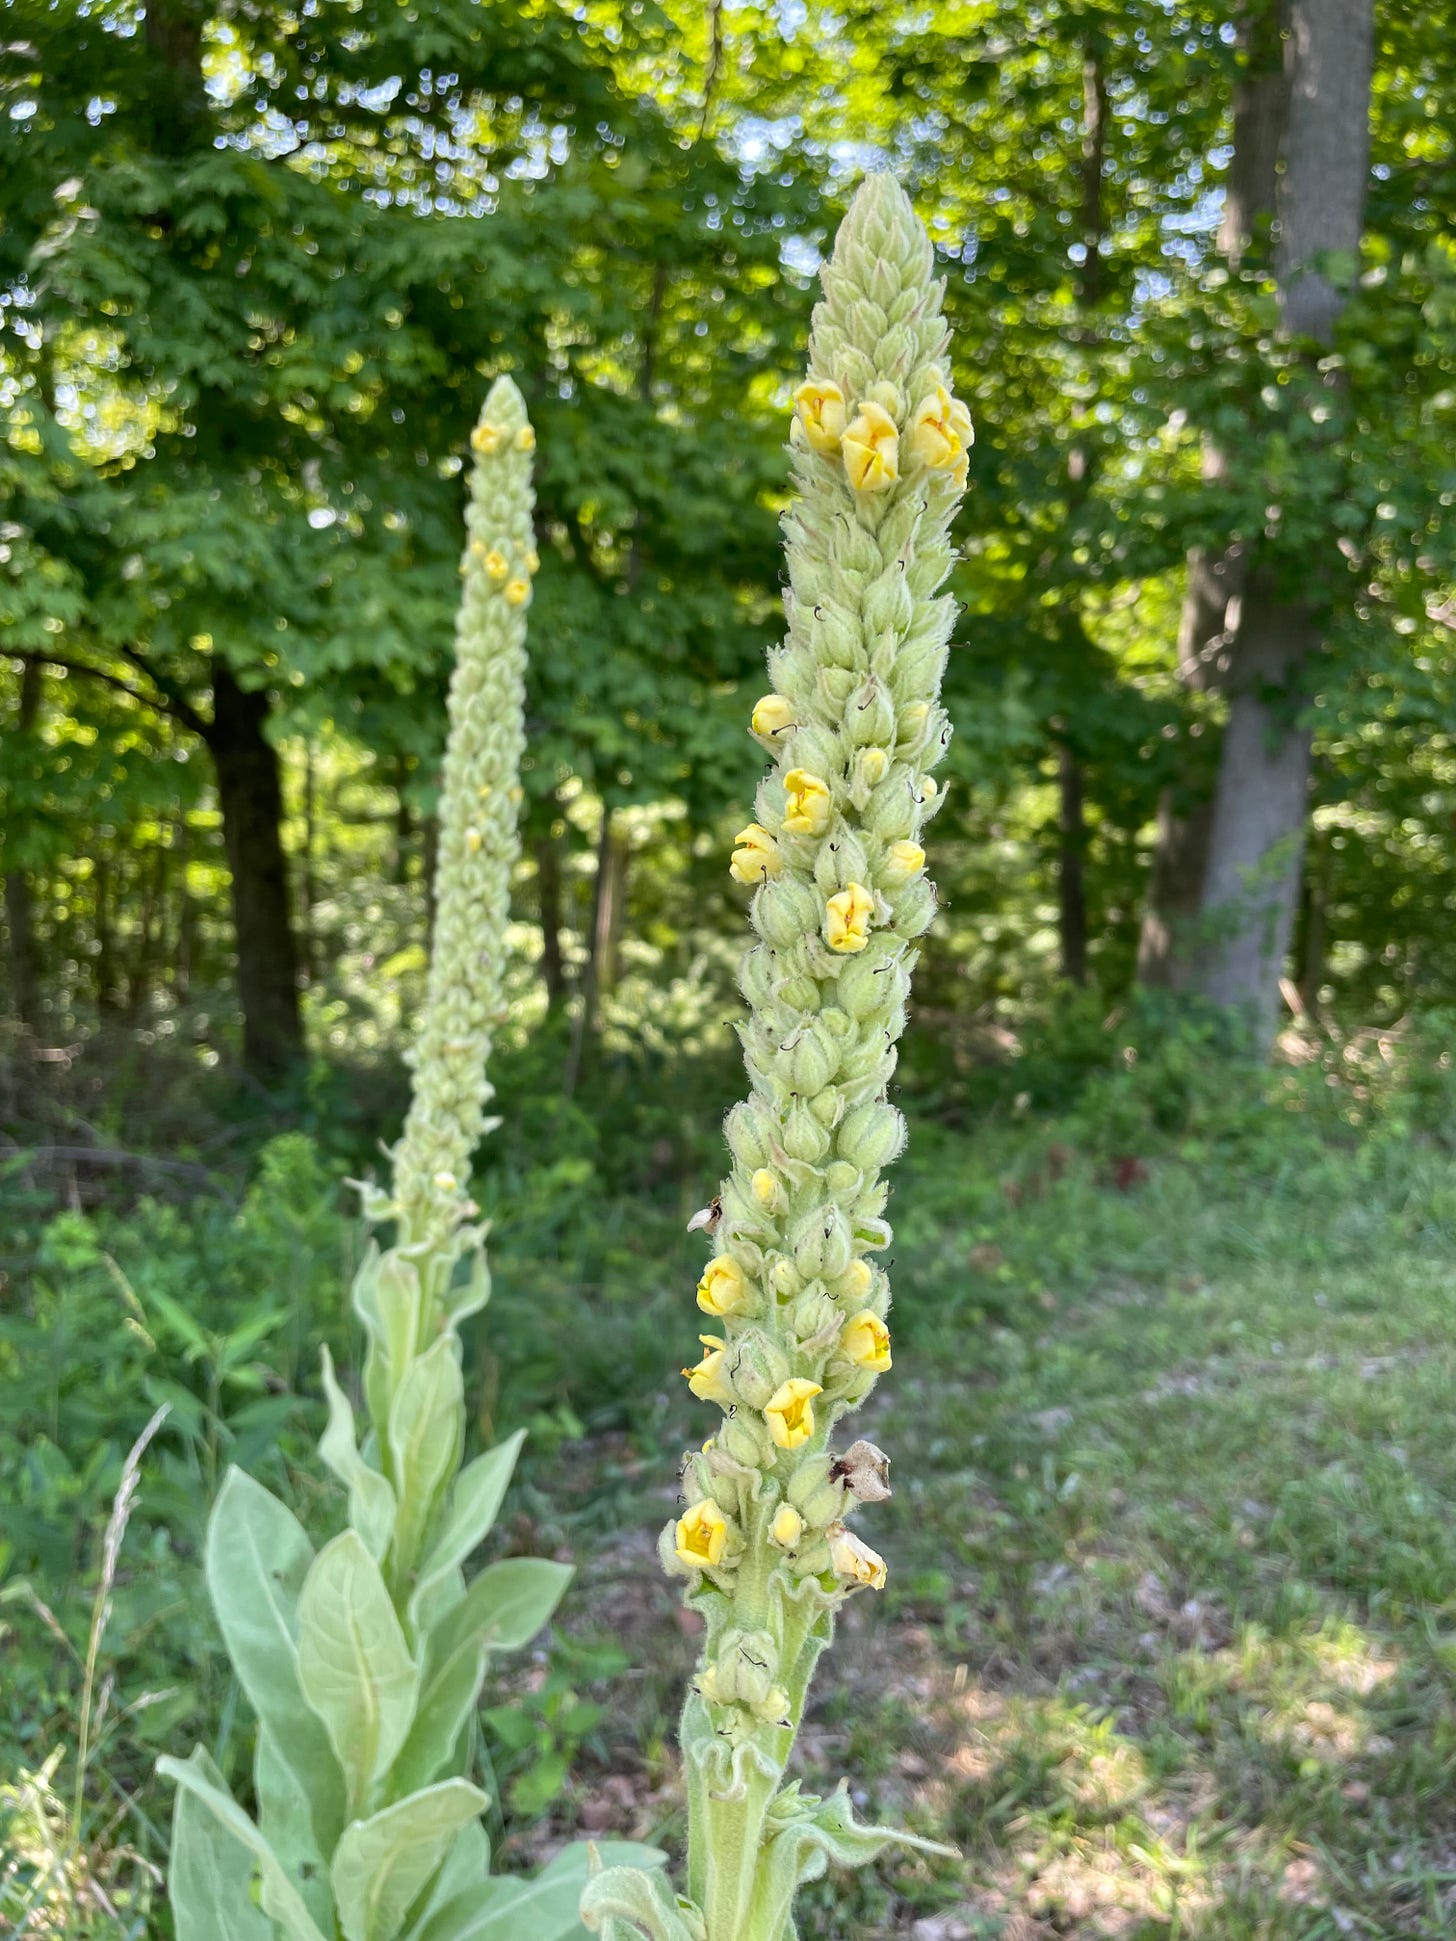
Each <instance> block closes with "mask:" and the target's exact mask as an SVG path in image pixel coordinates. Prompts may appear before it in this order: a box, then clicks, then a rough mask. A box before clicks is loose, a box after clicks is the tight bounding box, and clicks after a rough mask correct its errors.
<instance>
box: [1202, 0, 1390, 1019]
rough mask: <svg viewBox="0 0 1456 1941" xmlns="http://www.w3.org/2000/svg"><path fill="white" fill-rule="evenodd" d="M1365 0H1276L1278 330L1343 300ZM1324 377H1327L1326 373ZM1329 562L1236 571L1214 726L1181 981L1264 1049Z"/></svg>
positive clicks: (1356, 220) (1287, 899)
mask: <svg viewBox="0 0 1456 1941" xmlns="http://www.w3.org/2000/svg"><path fill="white" fill-rule="evenodd" d="M1371 16H1372V0H1290V5H1289V13H1288V19H1289V54H1290V63H1291V73H1290V89H1289V97H1288V116H1287V125H1286V129H1285V138H1284V143H1283V146H1282V156H1283V173H1282V176H1281V178H1280V183H1279V194H1278V217H1279V233H1278V243H1277V251H1276V263H1275V267H1276V275H1277V278H1278V288H1279V301H1280V310H1281V313H1282V317H1283V324H1284V329H1285V331H1286V332H1287V333H1288V334H1289V335H1290V336H1292V337H1298V338H1309V339H1312V340H1313V341H1314V342H1315V343H1316V344H1319V345H1327V344H1329V343H1330V342H1331V341H1332V339H1333V335H1334V330H1335V325H1336V323H1337V322H1338V320H1339V314H1340V307H1341V303H1342V301H1343V298H1342V296H1341V294H1340V292H1339V291H1338V290H1337V289H1336V288H1335V286H1334V285H1333V284H1332V283H1331V282H1330V281H1329V280H1328V278H1327V277H1326V276H1325V275H1324V274H1323V272H1322V270H1321V269H1320V268H1319V267H1318V260H1317V259H1319V258H1320V257H1321V256H1323V255H1325V254H1326V253H1334V252H1338V253H1340V254H1344V255H1348V256H1351V257H1353V256H1354V255H1355V254H1356V253H1357V252H1358V250H1359V247H1360V236H1361V230H1362V226H1363V220H1364V208H1365V188H1366V180H1367V175H1368V170H1369V118H1370V69H1371V58H1372V39H1373V26H1372V18H1371ZM1336 381H1337V380H1336V379H1335V378H1333V377H1332V378H1331V379H1330V382H1331V383H1332V384H1333V383H1334V382H1336ZM1330 565H1331V561H1330V560H1327V559H1325V558H1322V557H1321V558H1316V559H1314V560H1312V561H1308V562H1304V563H1303V564H1302V567H1301V579H1300V589H1299V591H1298V592H1297V593H1296V592H1294V591H1292V590H1291V588H1290V586H1289V584H1288V582H1287V580H1281V578H1280V576H1279V573H1278V570H1277V567H1276V566H1275V564H1274V563H1273V562H1266V561H1256V562H1255V563H1254V564H1253V565H1252V567H1251V568H1250V570H1249V572H1248V576H1247V580H1246V585H1245V589H1244V595H1243V598H1242V600H1241V602H1240V612H1239V625H1238V639H1237V643H1236V646H1235V649H1234V669H1233V675H1232V686H1231V700H1230V704H1229V719H1228V725H1227V727H1226V728H1225V730H1224V742H1223V752H1222V759H1221V761H1220V765H1219V779H1218V788H1217V791H1216V793H1215V796H1214V811H1213V822H1212V826H1211V828H1210V831H1209V847H1208V861H1207V874H1206V879H1205V883H1204V895H1203V911H1202V915H1201V919H1200V921H1201V926H1202V928H1203V929H1204V931H1205V932H1206V933H1207V934H1208V936H1209V938H1210V942H1209V944H1208V947H1207V948H1206V950H1205V952H1204V953H1203V955H1202V956H1201V958H1200V962H1199V968H1198V974H1197V977H1196V979H1195V988H1196V989H1197V990H1198V991H1199V992H1200V994H1201V995H1203V996H1204V997H1207V998H1209V999H1211V1000H1212V1001H1213V1002H1215V1003H1217V1004H1221V1005H1225V1006H1228V1007H1229V1008H1230V1009H1233V1010H1237V1011H1239V1012H1241V1013H1243V1014H1244V1016H1245V1017H1246V1018H1247V1020H1248V1021H1249V1023H1250V1025H1251V1027H1252V1030H1253V1034H1254V1037H1255V1041H1256V1042H1257V1043H1258V1044H1259V1045H1260V1046H1261V1047H1267V1045H1268V1044H1269V1043H1270V1041H1271V1040H1272V1038H1273V1035H1274V1031H1275V1028H1276V1026H1277V1023H1278V1017H1279V980H1280V977H1281V976H1282V974H1283V970H1284V961H1285V956H1286V953H1287V952H1288V949H1289V941H1290V936H1291V933H1292V930H1293V926H1294V912H1295V905H1296V902H1297V899H1298V895H1299V884H1300V877H1301V867H1302V860H1303V843H1304V832H1305V824H1306V820H1307V816H1308V797H1309V767H1310V750H1311V744H1312V736H1311V732H1310V729H1309V727H1308V725H1307V724H1305V723H1303V722H1301V721H1300V720H1299V719H1298V718H1297V716H1298V710H1299V704H1300V701H1301V699H1302V697H1303V696H1304V694H1305V691H1306V688H1307V685H1308V679H1309V673H1310V668H1311V664H1312V663H1313V662H1314V660H1315V659H1316V658H1317V656H1318V654H1319V651H1320V645H1321V637H1322V632H1323V624H1324V614H1325V608H1326V606H1327V602H1328V584H1327V583H1328V580H1329V577H1330V574H1329V569H1330Z"/></svg>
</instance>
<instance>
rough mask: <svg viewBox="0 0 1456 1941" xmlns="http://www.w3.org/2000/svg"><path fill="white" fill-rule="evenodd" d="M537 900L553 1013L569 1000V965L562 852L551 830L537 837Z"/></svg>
mask: <svg viewBox="0 0 1456 1941" xmlns="http://www.w3.org/2000/svg"><path fill="white" fill-rule="evenodd" d="M536 901H537V904H538V907H539V908H540V912H541V977H542V981H543V982H544V984H545V986H546V1006H547V1009H548V1010H550V1011H553V1012H554V1011H559V1010H560V1009H561V1007H562V1005H563V1004H565V1002H566V965H565V963H564V961H563V959H562V955H561V851H560V849H559V848H558V847H557V842H556V838H555V836H553V835H551V834H550V833H549V831H548V833H547V834H546V835H544V836H538V837H537V838H536Z"/></svg>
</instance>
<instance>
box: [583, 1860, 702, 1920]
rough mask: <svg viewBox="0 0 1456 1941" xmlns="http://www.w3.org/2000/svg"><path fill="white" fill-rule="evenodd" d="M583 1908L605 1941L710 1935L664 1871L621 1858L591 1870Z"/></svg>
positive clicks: (697, 1911) (699, 1915)
mask: <svg viewBox="0 0 1456 1941" xmlns="http://www.w3.org/2000/svg"><path fill="white" fill-rule="evenodd" d="M601 1858H602V1859H603V1860H604V1861H605V1860H606V1858H607V1855H606V1854H605V1853H603V1854H602V1855H601ZM580 1906H581V1920H582V1922H583V1923H584V1925H585V1926H586V1928H587V1929H588V1930H589V1931H591V1932H592V1933H598V1932H600V1933H601V1935H602V1937H603V1941H628V1938H629V1937H631V1941H636V1938H637V1937H638V1936H641V1935H646V1936H647V1937H648V1941H703V1936H704V1934H705V1933H706V1929H705V1927H704V1925H703V1917H702V1915H701V1913H700V1912H699V1910H698V1909H697V1908H696V1907H695V1906H694V1905H693V1904H692V1902H691V1901H687V1900H684V1899H683V1898H682V1896H681V1895H680V1894H674V1893H673V1891H672V1885H671V1883H670V1882H669V1881H668V1880H666V1879H665V1878H664V1877H663V1876H662V1875H661V1874H656V1873H643V1872H642V1871H641V1869H640V1868H639V1867H636V1866H625V1865H623V1864H621V1862H620V1861H619V1862H617V1863H616V1864H613V1865H608V1866H605V1867H604V1868H603V1869H602V1870H601V1871H600V1872H596V1873H593V1874H591V1876H590V1878H589V1879H587V1880H586V1882H585V1884H584V1891H583V1893H582V1896H581V1903H580Z"/></svg>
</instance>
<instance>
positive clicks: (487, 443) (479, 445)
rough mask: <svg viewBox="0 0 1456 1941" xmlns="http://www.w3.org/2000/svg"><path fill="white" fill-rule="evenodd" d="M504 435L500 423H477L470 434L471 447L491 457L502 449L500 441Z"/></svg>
mask: <svg viewBox="0 0 1456 1941" xmlns="http://www.w3.org/2000/svg"><path fill="white" fill-rule="evenodd" d="M504 435H505V434H504V433H503V432H502V430H501V428H500V426H499V425H487V424H482V425H477V426H476V427H475V429H474V431H472V432H471V434H470V445H471V449H472V450H473V451H477V452H480V453H482V454H483V455H484V456H485V457H486V458H490V457H491V456H492V455H493V454H494V453H496V452H498V451H499V450H500V441H501V439H502V437H503V436H504Z"/></svg>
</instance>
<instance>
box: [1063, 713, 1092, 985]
mask: <svg viewBox="0 0 1456 1941" xmlns="http://www.w3.org/2000/svg"><path fill="white" fill-rule="evenodd" d="M1057 785H1058V794H1059V797H1060V809H1059V813H1058V816H1057V918H1058V924H1057V927H1058V932H1059V934H1060V937H1061V944H1062V975H1063V977H1065V978H1066V979H1067V980H1068V981H1069V982H1070V983H1073V984H1085V983H1086V982H1087V884H1086V856H1087V825H1086V821H1085V819H1084V816H1083V812H1082V765H1081V763H1080V762H1079V761H1078V760H1077V757H1076V756H1075V755H1074V754H1073V753H1072V751H1071V749H1070V748H1069V747H1068V746H1067V744H1066V743H1065V742H1063V743H1062V745H1061V747H1060V748H1059V749H1058V750H1057Z"/></svg>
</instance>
